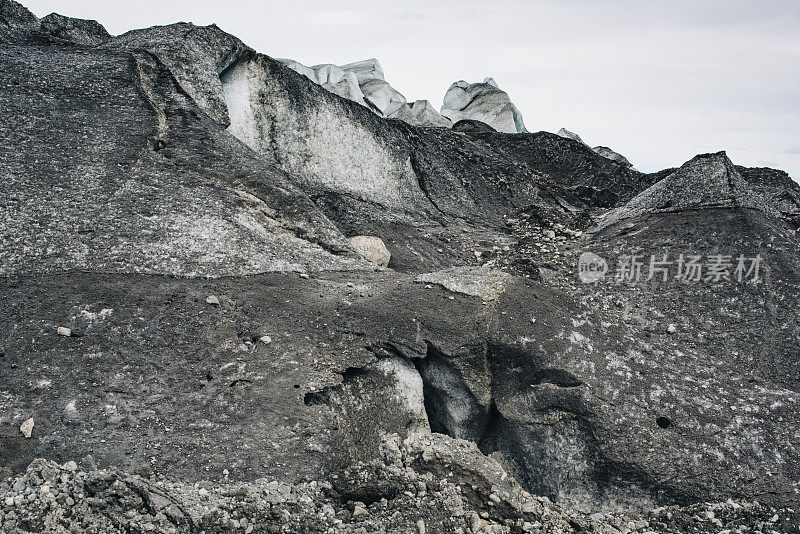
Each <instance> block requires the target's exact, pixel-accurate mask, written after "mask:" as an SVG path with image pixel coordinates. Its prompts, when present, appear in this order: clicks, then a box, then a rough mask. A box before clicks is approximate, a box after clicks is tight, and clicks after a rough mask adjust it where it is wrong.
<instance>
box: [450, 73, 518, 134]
mask: <svg viewBox="0 0 800 534" xmlns="http://www.w3.org/2000/svg"><path fill="white" fill-rule="evenodd" d="M442 115H443V116H444V117H447V118H448V119H450V120H451V121H452V122H453V123H456V122H458V121H460V120H462V119H472V120H476V121H481V122H485V123H486V124H488V125H489V126H491V127H492V128H494V129H495V130H497V131H498V132H504V133H520V132H527V130H526V129H525V124H524V123H523V121H522V114H521V113H520V112H519V110H518V109H517V108H516V106H514V104H512V103H511V99H510V98H509V96H508V94H507V93H506V92H505V91H502V90H501V89H500V88H499V87H497V83H496V82H495V81H494V80H493V79H492V78H486V79H485V80H484V81H483V83H467V82H465V81H463V80H461V81H458V82H455V83H453V85H451V86H450V88H449V89H448V90H447V93H445V95H444V103H443V104H442Z"/></svg>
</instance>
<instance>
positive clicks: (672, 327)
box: [667, 324, 678, 334]
mask: <svg viewBox="0 0 800 534" xmlns="http://www.w3.org/2000/svg"><path fill="white" fill-rule="evenodd" d="M677 331H678V327H677V326H675V325H674V324H671V325H669V326H668V327H667V333H669V334H674V333H675V332H677Z"/></svg>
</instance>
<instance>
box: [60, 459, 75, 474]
mask: <svg viewBox="0 0 800 534" xmlns="http://www.w3.org/2000/svg"><path fill="white" fill-rule="evenodd" d="M61 467H62V468H63V469H64V471H70V472H72V471H77V470H78V464H76V463H75V462H73V461H72V460H70V461H69V462H67V463H65V464H64V465H63V466H61Z"/></svg>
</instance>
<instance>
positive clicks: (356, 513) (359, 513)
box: [353, 505, 369, 518]
mask: <svg viewBox="0 0 800 534" xmlns="http://www.w3.org/2000/svg"><path fill="white" fill-rule="evenodd" d="M368 515H369V512H368V511H367V509H366V508H364V507H363V506H358V505H356V507H355V508H354V509H353V518H357V517H366V516H368Z"/></svg>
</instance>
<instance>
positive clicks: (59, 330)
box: [56, 326, 72, 337]
mask: <svg viewBox="0 0 800 534" xmlns="http://www.w3.org/2000/svg"><path fill="white" fill-rule="evenodd" d="M56 334H58V335H59V336H64V337H70V336H72V330H70V329H69V328H67V327H65V326H59V327H58V328H57V329H56Z"/></svg>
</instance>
